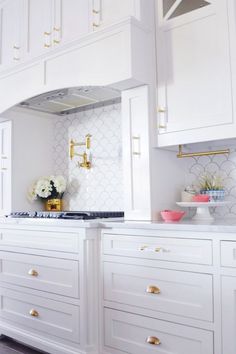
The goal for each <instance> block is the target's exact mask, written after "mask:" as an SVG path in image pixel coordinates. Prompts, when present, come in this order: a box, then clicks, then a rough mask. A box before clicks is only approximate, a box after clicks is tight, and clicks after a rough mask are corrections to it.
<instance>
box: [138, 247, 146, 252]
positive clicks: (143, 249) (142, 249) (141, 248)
mask: <svg viewBox="0 0 236 354" xmlns="http://www.w3.org/2000/svg"><path fill="white" fill-rule="evenodd" d="M147 248H148V246H140V247H139V249H138V250H139V251H145V250H146V249H147Z"/></svg>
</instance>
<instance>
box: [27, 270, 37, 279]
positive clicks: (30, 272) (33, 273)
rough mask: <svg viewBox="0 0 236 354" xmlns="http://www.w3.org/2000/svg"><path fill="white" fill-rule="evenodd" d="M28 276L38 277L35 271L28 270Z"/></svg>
mask: <svg viewBox="0 0 236 354" xmlns="http://www.w3.org/2000/svg"><path fill="white" fill-rule="evenodd" d="M28 274H29V275H31V276H32V277H37V276H38V275H39V273H38V272H37V270H35V269H30V270H29V271H28Z"/></svg>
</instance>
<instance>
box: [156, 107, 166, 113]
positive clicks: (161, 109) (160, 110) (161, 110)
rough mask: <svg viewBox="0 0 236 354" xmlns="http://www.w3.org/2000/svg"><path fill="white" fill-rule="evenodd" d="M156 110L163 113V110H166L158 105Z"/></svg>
mask: <svg viewBox="0 0 236 354" xmlns="http://www.w3.org/2000/svg"><path fill="white" fill-rule="evenodd" d="M157 112H158V113H165V112H166V108H165V107H162V106H160V107H158V108H157Z"/></svg>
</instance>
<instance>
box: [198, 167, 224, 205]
mask: <svg viewBox="0 0 236 354" xmlns="http://www.w3.org/2000/svg"><path fill="white" fill-rule="evenodd" d="M199 187H200V193H201V194H208V195H209V196H210V201H221V200H223V199H224V197H225V190H224V185H223V179H222V177H221V176H219V175H211V174H205V175H202V176H201V177H200V179H199Z"/></svg>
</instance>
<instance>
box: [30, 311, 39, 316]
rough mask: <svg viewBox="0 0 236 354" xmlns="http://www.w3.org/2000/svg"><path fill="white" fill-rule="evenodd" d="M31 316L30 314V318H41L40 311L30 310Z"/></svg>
mask: <svg viewBox="0 0 236 354" xmlns="http://www.w3.org/2000/svg"><path fill="white" fill-rule="evenodd" d="M29 314H30V316H32V317H39V313H38V311H36V310H34V309H32V310H30V312H29Z"/></svg>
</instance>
